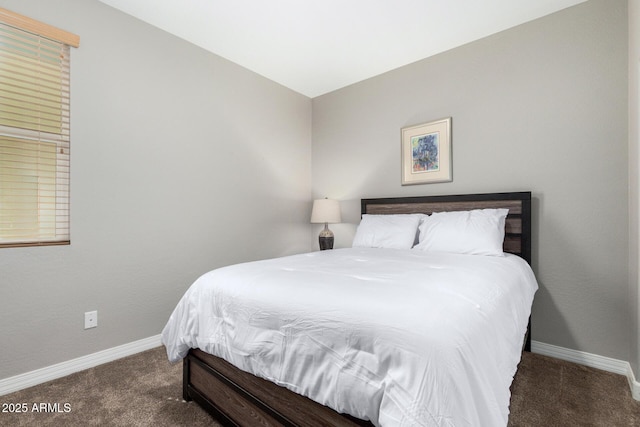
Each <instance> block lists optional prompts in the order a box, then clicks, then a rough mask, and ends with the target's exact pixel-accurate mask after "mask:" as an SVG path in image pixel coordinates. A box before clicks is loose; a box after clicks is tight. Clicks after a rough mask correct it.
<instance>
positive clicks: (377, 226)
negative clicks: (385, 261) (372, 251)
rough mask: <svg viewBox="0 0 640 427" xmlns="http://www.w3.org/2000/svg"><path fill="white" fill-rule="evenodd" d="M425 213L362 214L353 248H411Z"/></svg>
mask: <svg viewBox="0 0 640 427" xmlns="http://www.w3.org/2000/svg"><path fill="white" fill-rule="evenodd" d="M423 217H426V215H422V214H406V215H404V214H398V215H368V214H364V215H362V221H360V225H358V229H357V230H356V236H355V237H354V238H353V245H352V246H353V247H354V248H393V249H411V248H412V247H413V245H414V243H415V241H416V235H417V234H418V226H419V225H420V221H421V219H422V218H423Z"/></svg>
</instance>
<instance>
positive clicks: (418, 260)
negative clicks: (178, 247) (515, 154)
mask: <svg viewBox="0 0 640 427" xmlns="http://www.w3.org/2000/svg"><path fill="white" fill-rule="evenodd" d="M476 210H482V211H502V210H504V212H505V213H504V215H505V217H504V218H503V223H502V227H503V236H502V237H503V238H502V240H501V241H500V243H501V246H502V247H501V248H500V249H501V250H504V252H505V254H506V255H504V256H476V255H466V254H449V253H446V254H443V253H437V252H427V253H425V252H422V251H417V250H416V249H415V248H414V249H404V248H374V247H371V248H370V247H367V246H371V245H368V244H366V242H365V244H362V245H356V241H358V242H359V243H362V242H361V240H362V239H361V236H360V230H361V227H362V229H364V224H365V223H366V224H370V223H372V222H371V221H373V220H374V219H375V220H379V219H380V218H382V219H385V220H387V219H388V220H391V219H394V218H396V217H398V218H400V219H402V221H405V220H407V218H408V217H413V216H416V217H417V216H419V215H421V214H426V215H431V214H434V213H438V214H439V213H451V212H460V213H462V212H469V211H476ZM361 211H362V215H363V220H362V222H361V225H360V226H359V228H358V232H357V233H356V239H354V246H358V247H354V248H350V249H338V250H333V251H321V252H314V253H310V254H300V255H295V256H292V257H285V258H281V259H278V260H265V261H258V262H253V263H245V264H240V265H238V266H230V267H225V268H223V269H218V270H214V271H213V272H209V273H207V274H205V275H203V277H201V278H200V279H198V281H196V283H194V285H192V287H191V288H190V289H189V291H187V293H186V294H185V296H184V297H183V299H182V300H181V302H180V303H179V304H178V306H177V307H176V310H175V311H174V313H173V314H172V316H171V318H170V320H169V322H168V323H167V326H166V327H165V330H164V331H163V343H164V344H165V346H166V347H167V354H168V356H169V359H170V360H171V361H177V360H180V359H182V361H183V397H184V398H185V399H186V400H195V401H196V402H198V403H199V404H200V405H201V406H202V407H204V408H205V409H206V410H207V411H209V412H210V413H211V414H212V415H213V416H214V417H215V418H216V419H217V420H218V421H220V422H221V423H222V424H223V425H230V426H253V425H273V426H357V425H383V426H392V425H489V424H488V423H490V424H491V425H501V424H502V425H506V422H507V419H508V399H509V386H510V384H511V380H512V379H513V375H514V374H515V370H516V368H517V364H518V362H519V357H520V351H521V350H522V348H523V347H524V349H525V350H528V349H529V347H530V336H531V335H530V326H531V325H530V321H529V316H530V310H531V303H532V300H533V294H534V293H535V290H536V289H537V284H536V283H535V278H534V277H533V273H532V272H531V269H530V268H529V264H530V263H531V193H529V192H517V193H493V194H473V195H457V196H427V197H405V198H379V199H363V200H362V206H361ZM433 217H434V218H435V216H433ZM365 219H366V220H367V221H365ZM422 221H423V220H422V219H420V220H418V224H421V223H422ZM420 233H422V231H421V229H418V234H416V233H415V232H414V234H415V239H416V242H411V246H413V244H414V243H417V242H419V241H420V238H421V237H420V236H421V234H420ZM367 236H368V235H367ZM412 238H413V236H412ZM365 240H366V239H365ZM374 246H375V245H374ZM418 246H419V245H416V247H418ZM357 264H362V265H363V266H364V268H363V269H361V270H362V271H360V270H359V271H357V272H354V270H353V269H352V268H351V266H353V265H357ZM427 265H428V266H429V268H430V270H428V273H427V274H423V273H422V272H420V271H415V272H414V266H418V267H419V268H422V266H427ZM425 268H426V267H425ZM303 270H304V271H305V274H307V273H309V272H310V273H311V275H310V276H305V277H307V278H306V279H305V283H304V286H297V285H296V283H301V282H300V277H298V278H297V279H294V281H293V282H291V280H290V278H291V277H294V276H297V275H298V274H299V273H300V272H301V271H303ZM485 270H487V271H486V272H485ZM503 270H504V271H505V275H506V276H505V278H504V279H503V278H502V271H503ZM511 270H513V271H515V272H516V273H515V274H516V276H517V277H518V283H519V285H518V286H522V289H520V287H518V288H516V287H515V286H512V285H511V284H510V282H511V281H513V279H512V276H510V275H511V274H512V273H508V275H507V273H506V272H507V271H511ZM267 272H272V275H274V277H275V285H273V286H275V287H276V289H277V290H274V288H265V290H264V291H262V290H261V289H262V288H261V286H262V283H261V280H262V276H263V275H264V274H267ZM368 274H371V275H372V276H369V275H368ZM441 274H442V275H443V276H442V277H441V276H440V275H441ZM469 275H470V276H469ZM354 276H355V277H354ZM423 276H428V277H429V279H428V280H429V281H431V280H436V279H437V280H440V281H442V282H443V283H445V284H446V286H440V285H438V286H432V285H431V284H428V285H422V284H421V285H420V286H419V287H418V286H417V285H416V283H418V282H420V280H422V277H423ZM445 276H446V279H445V278H444V277H445ZM449 276H455V277H456V280H458V277H462V278H463V279H464V282H465V283H467V282H468V283H469V285H467V284H465V285H464V286H463V288H464V289H465V290H464V292H465V293H464V294H460V293H459V292H458V288H457V286H458V285H457V284H455V283H454V284H453V285H449V284H448V282H446V280H449ZM398 278H401V280H399V279H398ZM432 278H433V279H432ZM295 280H297V281H298V282H296V281H295ZM424 280H427V279H424ZM211 281H213V282H216V281H217V282H218V283H217V284H216V286H214V287H212V286H209V284H208V283H209V282H211ZM520 281H521V282H522V283H521V284H520ZM221 282H222V283H224V284H221ZM292 283H293V284H292ZM390 283H393V285H394V286H397V285H398V283H403V286H405V285H406V286H408V287H407V288H406V289H405V288H402V290H401V291H400V292H399V291H398V288H394V289H391V287H390V285H389V284H390ZM425 283H427V282H425ZM429 283H430V282H429ZM438 283H440V282H438ZM223 288H225V289H224V292H223V291H222V289H223ZM432 288H433V289H434V290H433V292H435V289H436V288H437V289H438V292H439V293H438V295H439V296H438V298H443V299H444V300H447V301H448V300H450V301H451V302H452V303H453V304H454V305H455V306H461V307H462V310H460V313H459V314H458V312H457V311H456V312H454V311H450V308H449V306H446V305H444V303H442V302H440V300H435V299H434V296H435V295H436V294H435V293H434V294H432V293H431V292H432ZM303 290H304V294H303ZM309 291H310V292H311V295H312V297H311V298H309V295H308V292H309ZM314 292H315V294H314ZM263 294H264V295H263ZM299 294H300V295H299ZM371 294H375V295H373V296H372V295H371ZM494 294H495V295H494ZM282 295H284V297H283V296H282ZM327 295H329V298H327ZM335 295H340V297H335ZM418 295H419V297H418ZM443 295H444V296H443ZM487 295H489V296H487ZM503 295H505V296H504V298H509V299H508V300H506V301H509V302H508V304H505V303H504V302H501V303H500V304H499V303H498V301H499V300H500V298H503ZM210 298H211V299H217V300H219V301H221V303H220V304H219V305H220V307H218V308H216V309H215V310H217V311H216V312H215V313H211V312H209V311H208V310H209V307H208V306H209V305H210V304H209V303H208V302H207V301H209V299H210ZM302 298H306V299H302ZM373 298H375V299H373ZM416 299H417V300H419V301H421V302H420V304H424V306H422V305H419V304H415V303H413V302H412V301H413V300H416ZM354 301H355V302H354ZM434 301H438V302H437V303H434ZM512 301H515V302H512ZM252 304H255V307H257V308H254V306H253V305H252ZM494 306H495V307H494ZM394 307H395V308H394ZM516 307H517V309H516ZM422 308H425V310H422ZM393 310H396V311H393ZM280 312H282V313H285V312H286V313H287V314H283V317H282V318H278V317H277V316H276V314H277V315H280ZM232 313H233V315H232ZM236 313H239V314H236ZM292 313H293V314H292ZM334 313H340V316H344V317H335V318H334ZM231 315H232V316H237V318H236V317H228V316H231ZM287 316H288V317H287ZM240 318H242V322H241V321H240ZM345 318H346V319H347V320H345ZM330 322H333V323H330ZM265 324H267V325H268V326H267V327H266V328H265V327H264V325H265ZM255 325H260V328H257V327H256V326H255ZM461 325H465V326H464V328H463V327H462V326H461ZM349 328H352V329H353V330H358V331H359V332H358V334H356V333H355V332H353V330H352V329H349ZM384 328H388V329H384ZM423 329H424V330H425V332H424V333H423V332H422V331H423ZM416 330H419V333H417V334H416ZM212 331H213V332H212ZM223 331H225V332H223ZM345 331H347V332H346V333H345ZM427 331H428V332H427ZM458 331H461V332H458ZM458 333H460V335H458ZM423 335H424V336H423ZM496 337H497V338H496ZM345 342H347V343H348V345H347V344H345ZM293 343H295V344H296V346H297V347H296V349H295V350H294V349H292V344H293ZM352 346H355V347H357V351H353V350H352V348H351V347H352ZM297 348H306V349H307V353H304V352H302V350H298V349H297ZM426 354H428V355H429V356H428V357H427V356H425V355H426ZM266 361H269V363H267V362H266ZM230 362H232V363H230ZM338 365H339V366H338ZM301 378H302V379H301Z"/></svg>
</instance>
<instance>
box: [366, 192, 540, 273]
mask: <svg viewBox="0 0 640 427" xmlns="http://www.w3.org/2000/svg"><path fill="white" fill-rule="evenodd" d="M487 208H506V209H509V214H508V215H507V221H506V225H505V237H504V251H505V252H509V253H512V254H516V255H519V256H520V257H522V258H523V259H524V260H525V261H527V262H528V263H529V264H531V192H530V191H521V192H515V193H489V194H461V195H455V196H421V197H392V198H381V199H362V201H361V212H362V214H377V215H381V214H408V213H424V214H431V213H433V212H446V211H465V210H471V209H487Z"/></svg>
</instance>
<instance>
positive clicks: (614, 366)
mask: <svg viewBox="0 0 640 427" xmlns="http://www.w3.org/2000/svg"><path fill="white" fill-rule="evenodd" d="M531 352H532V353H538V354H542V355H544V356H550V357H555V358H557V359H561V360H566V361H568V362H573V363H578V364H580V365H584V366H589V367H590V368H596V369H602V370H603V371H607V372H613V373H614V374H620V375H624V376H625V377H627V381H628V382H629V387H630V388H631V395H632V396H633V398H634V399H635V400H640V382H638V381H636V378H635V375H634V374H633V369H632V368H631V364H629V362H625V361H623V360H618V359H612V358H610V357H604V356H598V355H597V354H591V353H586V352H584V351H578V350H571V349H568V348H564V347H559V346H557V345H551V344H545V343H542V342H539V341H531Z"/></svg>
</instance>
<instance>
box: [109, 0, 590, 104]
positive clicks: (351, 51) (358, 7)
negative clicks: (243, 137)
mask: <svg viewBox="0 0 640 427" xmlns="http://www.w3.org/2000/svg"><path fill="white" fill-rule="evenodd" d="M100 1H101V2H102V3H105V4H107V5H110V6H112V7H114V8H116V9H119V10H121V11H123V12H125V13H127V14H129V15H132V16H134V17H136V18H138V19H140V20H142V21H145V22H147V23H149V24H151V25H154V26H156V27H158V28H161V29H163V30H165V31H167V32H169V33H172V34H174V35H176V36H178V37H180V38H182V39H185V40H187V41H189V42H191V43H193V44H195V45H198V46H200V47H202V48H204V49H206V50H208V51H210V52H213V53H215V54H217V55H219V56H222V57H223V58H226V59H228V60H230V61H232V62H235V63H236V64H239V65H241V66H243V67H245V68H248V69H250V70H252V71H254V72H256V73H258V74H261V75H262V76H265V77H267V78H269V79H271V80H274V81H276V82H278V83H280V84H282V85H283V86H286V87H288V88H290V89H293V90H294V91H296V92H299V93H301V94H304V95H306V96H308V97H311V98H313V97H315V96H318V95H322V94H324V93H327V92H330V91H333V90H336V89H339V88H341V87H344V86H348V85H350V84H352V83H356V82H358V81H361V80H364V79H367V78H369V77H373V76H376V75H378V74H382V73H384V72H387V71H390V70H393V69H395V68H398V67H401V66H403V65H406V64H410V63H412V62H415V61H418V60H420V59H423V58H426V57H429V56H432V55H435V54H437V53H440V52H443V51H446V50H449V49H452V48H454V47H457V46H460V45H463V44H465V43H468V42H471V41H473V40H477V39H480V38H482V37H486V36H488V35H490V34H494V33H497V32H499V31H503V30H506V29H507V28H511V27H514V26H516V25H519V24H522V23H525V22H527V21H531V20H533V19H536V18H540V17H542V16H545V15H548V14H550V13H553V12H556V11H558V10H561V9H564V8H566V7H570V6H573V5H575V4H578V3H582V2H583V1H585V0H482V1H478V0H315V1H311V0H100Z"/></svg>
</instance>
